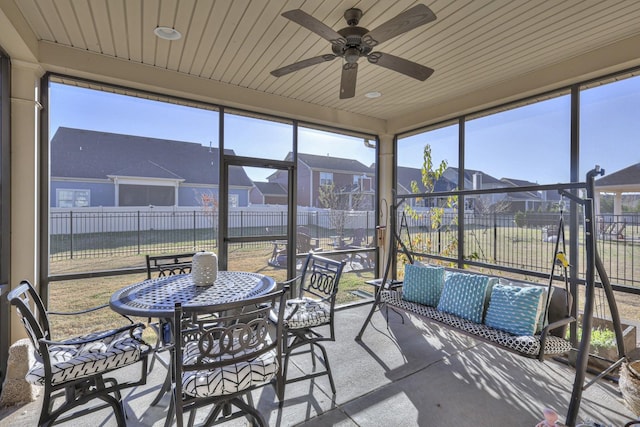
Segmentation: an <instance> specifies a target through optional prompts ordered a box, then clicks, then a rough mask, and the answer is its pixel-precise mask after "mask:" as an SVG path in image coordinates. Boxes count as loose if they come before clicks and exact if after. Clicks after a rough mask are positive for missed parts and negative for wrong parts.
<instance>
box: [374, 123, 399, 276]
mask: <svg viewBox="0 0 640 427" xmlns="http://www.w3.org/2000/svg"><path fill="white" fill-rule="evenodd" d="M379 138H380V142H379V144H380V147H379V148H378V153H379V156H380V159H379V160H380V165H379V167H378V174H379V176H378V182H379V183H380V188H379V189H378V197H379V202H378V206H379V207H380V209H387V211H386V212H381V214H382V216H381V218H386V219H387V223H386V224H380V225H386V226H387V233H386V241H385V242H383V244H382V246H381V247H380V263H378V275H377V277H382V276H383V275H384V268H385V266H386V265H387V262H386V260H387V256H388V254H387V251H388V249H389V243H388V242H389V239H391V238H393V237H392V236H391V230H389V229H388V228H389V224H391V218H389V207H390V206H391V205H392V204H394V203H395V200H394V199H393V193H392V189H393V184H394V182H393V170H394V155H393V152H394V138H393V135H380V136H379ZM382 200H386V203H383V202H382ZM391 276H392V277H393V274H391Z"/></svg>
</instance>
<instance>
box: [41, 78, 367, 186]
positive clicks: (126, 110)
mask: <svg viewBox="0 0 640 427" xmlns="http://www.w3.org/2000/svg"><path fill="white" fill-rule="evenodd" d="M50 98H51V104H52V108H51V115H50V118H49V120H50V129H51V132H50V134H51V136H53V135H54V134H55V131H56V130H57V129H58V127H59V126H64V127H72V128H81V129H90V130H96V131H103V132H114V133H122V134H128V135H138V136H147V137H152V138H162V139H170V140H176V141H186V142H196V143H200V144H202V145H205V146H209V145H210V144H211V145H212V146H214V147H217V146H218V117H219V116H218V113H217V112H215V111H208V110H202V109H197V108H192V107H186V106H181V105H175V104H169V103H164V102H156V101H149V100H146V99H141V98H135V97H126V100H127V102H123V96H121V95H116V94H112V93H105V92H100V91H95V90H87V89H83V88H78V87H73V86H66V85H61V84H52V86H51V92H50ZM299 130H300V134H299V139H298V142H299V146H300V148H299V149H300V151H301V152H305V153H309V154H318V155H330V156H334V157H344V158H355V159H358V160H359V161H360V162H362V163H363V164H365V165H367V166H368V165H370V164H372V163H374V162H375V150H374V149H371V148H365V146H364V141H363V139H362V138H355V137H350V136H344V135H338V134H334V133H330V132H324V131H320V130H316V129H309V128H304V127H300V128H299ZM225 135H226V137H225V148H227V149H233V150H234V151H235V153H236V154H238V155H243V156H250V157H262V158H267V159H277V160H282V159H284V158H285V156H286V155H287V153H288V152H290V151H291V150H292V140H293V136H292V135H293V131H292V127H291V126H289V125H285V124H281V123H277V122H270V121H266V120H256V119H249V118H246V117H243V116H239V115H233V114H229V113H227V114H226V120H225ZM247 172H248V173H249V175H250V176H251V178H252V179H254V180H266V176H268V175H269V174H271V173H273V171H272V170H260V169H251V170H248V171H247ZM261 172H262V173H261Z"/></svg>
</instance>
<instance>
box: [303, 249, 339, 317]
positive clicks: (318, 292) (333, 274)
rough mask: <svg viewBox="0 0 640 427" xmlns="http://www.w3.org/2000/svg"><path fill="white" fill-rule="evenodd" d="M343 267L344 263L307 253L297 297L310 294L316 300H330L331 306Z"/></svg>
mask: <svg viewBox="0 0 640 427" xmlns="http://www.w3.org/2000/svg"><path fill="white" fill-rule="evenodd" d="M344 265H345V263H344V261H336V260H334V259H329V258H325V257H323V256H320V255H317V254H314V253H309V255H307V258H306V260H305V263H304V267H303V270H302V273H301V278H300V285H299V286H300V287H299V297H300V298H302V297H303V296H304V295H305V294H311V295H312V296H314V297H317V298H322V299H325V300H330V301H331V305H332V306H333V304H334V303H335V296H336V294H337V293H338V283H339V282H340V276H342V269H343V268H344Z"/></svg>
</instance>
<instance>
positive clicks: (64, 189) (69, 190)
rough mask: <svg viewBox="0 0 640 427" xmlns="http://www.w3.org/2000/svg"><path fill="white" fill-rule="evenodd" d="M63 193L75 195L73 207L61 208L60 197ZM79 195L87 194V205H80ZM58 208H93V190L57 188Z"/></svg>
mask: <svg viewBox="0 0 640 427" xmlns="http://www.w3.org/2000/svg"><path fill="white" fill-rule="evenodd" d="M62 192H70V193H72V194H73V197H72V199H71V206H60V195H61V193H62ZM78 193H84V194H86V204H85V205H78V204H77V203H78ZM56 206H57V207H59V208H88V207H90V206H91V190H89V189H87V188H57V189H56Z"/></svg>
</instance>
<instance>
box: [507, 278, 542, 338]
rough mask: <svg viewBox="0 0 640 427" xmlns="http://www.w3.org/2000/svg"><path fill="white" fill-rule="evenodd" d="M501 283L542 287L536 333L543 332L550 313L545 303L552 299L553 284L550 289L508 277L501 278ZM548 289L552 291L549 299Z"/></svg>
mask: <svg viewBox="0 0 640 427" xmlns="http://www.w3.org/2000/svg"><path fill="white" fill-rule="evenodd" d="M499 283H500V284H501V285H507V286H516V287H529V288H530V287H534V288H540V289H542V295H541V296H540V303H541V304H542V305H541V309H540V315H539V316H538V323H537V325H536V334H537V333H538V332H542V330H543V329H544V328H545V327H546V326H547V325H548V324H549V313H548V311H547V309H546V307H545V304H547V302H550V301H551V298H552V296H553V289H554V288H553V286H552V287H551V289H549V288H548V287H547V286H539V285H534V284H532V283H527V282H517V281H516V282H512V281H510V280H509V279H506V278H500V282H499ZM547 291H550V293H549V298H548V300H547Z"/></svg>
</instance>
